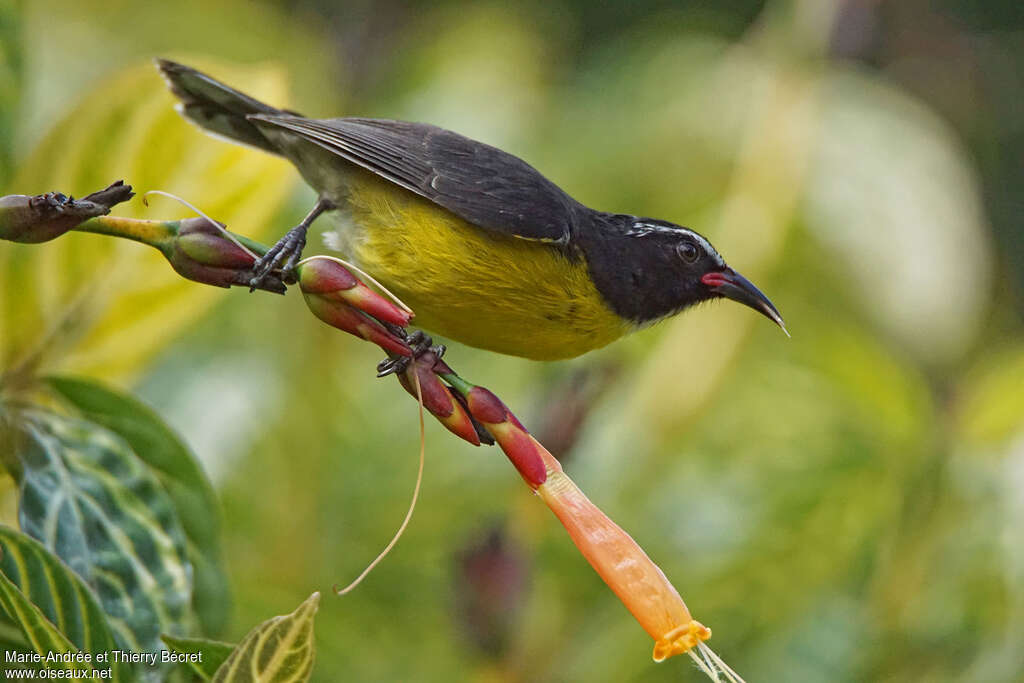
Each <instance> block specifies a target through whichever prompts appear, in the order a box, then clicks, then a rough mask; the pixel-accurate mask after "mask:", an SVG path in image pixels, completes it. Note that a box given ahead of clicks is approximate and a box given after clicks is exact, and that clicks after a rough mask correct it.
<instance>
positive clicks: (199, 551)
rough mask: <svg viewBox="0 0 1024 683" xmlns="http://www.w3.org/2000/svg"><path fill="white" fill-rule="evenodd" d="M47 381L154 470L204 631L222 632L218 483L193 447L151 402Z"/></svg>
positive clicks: (67, 380) (67, 381)
mask: <svg viewBox="0 0 1024 683" xmlns="http://www.w3.org/2000/svg"><path fill="white" fill-rule="evenodd" d="M48 382H49V384H50V386H51V387H53V389H54V390H55V391H56V392H57V393H58V394H60V396H61V397H62V398H64V399H65V400H66V401H67V402H69V403H70V404H71V405H72V406H73V407H74V408H75V409H77V410H78V411H80V412H81V414H82V416H83V417H85V418H86V419H88V420H89V421H90V422H95V423H97V424H100V425H103V426H104V427H106V428H107V429H109V430H111V431H112V432H115V433H116V434H118V435H120V436H121V437H122V438H123V439H124V440H125V441H127V442H128V444H129V445H130V446H131V447H132V449H133V450H134V451H135V455H137V456H138V457H139V458H140V459H141V460H142V461H143V462H145V463H146V464H147V465H149V466H150V467H151V468H153V470H154V472H155V473H156V476H157V478H158V479H159V480H160V483H161V484H162V485H163V487H164V489H166V490H167V493H168V495H169V496H170V497H171V501H172V502H173V503H174V507H175V510H176V511H177V513H178V518H179V519H180V520H181V524H182V527H183V528H184V530H185V535H186V536H187V537H188V540H189V547H188V551H189V560H190V561H191V562H192V566H193V569H194V570H195V571H194V576H195V584H194V590H193V596H192V606H193V609H194V610H195V612H196V615H197V616H198V617H199V621H200V624H201V626H202V628H203V632H204V633H208V634H217V633H221V632H223V629H224V626H225V624H226V622H227V618H228V611H229V607H230V594H229V592H228V583H227V578H226V577H225V575H224V570H223V568H222V566H221V548H220V510H219V506H218V503H217V498H216V496H215V494H214V492H213V487H212V486H210V482H209V481H208V480H207V478H206V475H205V474H204V473H203V470H202V468H201V467H200V466H199V463H198V462H197V461H196V459H195V456H194V455H193V454H192V452H191V451H190V450H189V448H188V447H187V446H186V445H185V444H184V443H182V441H181V439H180V438H179V437H178V435H177V434H176V433H175V432H174V431H173V430H172V429H171V428H170V427H168V426H167V425H166V424H165V423H164V421H163V420H161V419H160V416H159V415H157V414H156V413H155V412H153V410H152V409H150V408H149V406H146V405H145V404H143V403H141V402H140V401H137V400H136V399H134V398H132V397H130V396H126V395H124V394H121V393H118V392H116V391H114V390H112V389H109V388H107V387H104V386H103V385H101V384H98V383H96V382H93V381H91V380H87V379H79V378H72V377H50V378H49V379H48Z"/></svg>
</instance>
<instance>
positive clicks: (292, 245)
mask: <svg viewBox="0 0 1024 683" xmlns="http://www.w3.org/2000/svg"><path fill="white" fill-rule="evenodd" d="M333 208H335V206H334V204H333V203H332V202H331V201H329V200H327V199H324V198H323V197H321V198H320V199H319V200H318V201H317V203H316V205H315V206H314V207H313V209H312V210H311V211H310V212H309V213H308V214H306V217H305V218H303V219H302V222H300V223H299V224H298V225H296V226H295V227H294V228H292V229H291V230H289V231H288V232H286V233H285V235H284V237H282V238H281V239H279V240H278V241H277V244H275V245H274V246H272V247H271V248H270V251H268V252H267V253H266V254H264V255H263V256H262V257H261V258H260V260H259V261H257V262H256V263H254V264H253V267H252V277H251V278H250V279H249V291H250V292H251V291H254V290H255V289H256V288H258V287H261V286H262V285H263V281H264V280H266V279H267V276H268V275H270V273H272V272H273V271H275V270H277V269H278V268H280V269H281V279H282V280H283V281H284V282H285V283H287V284H294V283H295V276H294V273H293V271H294V270H295V265H296V264H297V263H298V262H299V259H300V258H301V257H302V250H303V249H305V247H306V232H307V231H308V230H309V226H310V225H311V224H312V223H313V221H315V220H316V219H317V217H318V216H319V215H320V214H322V213H323V212H324V211H330V210H331V209H333Z"/></svg>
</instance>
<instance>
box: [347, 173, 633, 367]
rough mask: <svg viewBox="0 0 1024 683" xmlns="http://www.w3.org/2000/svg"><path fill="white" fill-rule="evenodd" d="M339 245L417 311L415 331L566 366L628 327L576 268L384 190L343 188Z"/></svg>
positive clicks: (553, 254)
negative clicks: (557, 361) (563, 360)
mask: <svg viewBox="0 0 1024 683" xmlns="http://www.w3.org/2000/svg"><path fill="white" fill-rule="evenodd" d="M346 200H347V201H346V204H347V206H346V211H347V213H348V218H349V219H350V220H347V221H346V224H345V225H344V226H342V228H341V229H340V230H339V235H338V236H339V245H340V248H341V249H342V251H344V252H345V253H346V255H347V256H348V258H350V259H352V260H353V261H355V263H356V264H357V265H359V267H361V268H363V269H364V270H366V271H367V272H369V273H370V274H372V275H373V276H374V277H376V278H377V279H379V280H380V281H381V282H382V283H383V284H384V285H385V286H387V287H388V288H389V289H391V290H392V291H393V292H394V293H395V294H396V295H398V296H399V297H400V298H401V299H402V300H403V301H405V302H406V303H407V304H408V305H409V306H411V307H412V309H413V310H414V311H415V312H416V318H415V320H413V323H414V324H415V325H418V326H420V327H422V328H423V329H425V330H427V331H429V332H432V333H435V334H438V335H441V336H443V337H447V338H450V339H453V340H456V341H459V342H462V343H464V344H468V345H470V346H475V347H478V348H482V349H488V350H491V351H497V352H498V353H506V354H510V355H514V356H523V357H526V358H534V359H537V360H555V359H560V358H571V357H573V356H578V355H580V354H582V353H585V352H587V351H590V350H592V349H596V348H599V347H601V346H604V345H606V344H608V343H609V342H612V341H614V340H615V339H617V338H619V337H620V336H622V335H623V334H625V333H626V332H628V331H629V330H630V329H631V328H632V325H631V324H630V323H629V322H628V321H626V320H623V319H622V318H620V317H619V316H618V315H616V314H615V313H614V312H612V310H611V309H610V308H609V307H608V305H607V304H606V303H605V302H604V300H603V299H602V298H601V296H600V294H599V293H598V291H597V289H596V288H595V287H594V284H593V282H592V281H591V280H590V277H589V275H588V273H587V266H586V264H585V263H583V262H582V260H580V261H577V262H571V261H569V260H568V259H567V258H565V257H564V256H562V255H561V254H560V253H559V252H558V251H557V250H556V249H553V248H552V247H550V246H549V245H545V244H543V243H540V242H535V241H530V240H524V239H521V238H517V237H511V236H504V235H496V234H492V233H489V232H487V231H485V230H482V229H480V228H478V227H476V226H474V225H472V224H470V223H468V222H466V221H464V220H462V219H460V218H458V217H457V216H455V215H454V214H452V213H451V212H449V211H447V210H445V209H443V208H441V207H439V206H437V205H435V204H434V203H432V202H430V201H428V200H426V199H423V198H421V197H419V196H417V195H414V194H412V193H411V192H408V191H406V190H403V189H401V188H398V187H396V186H394V185H391V184H390V183H387V182H385V181H382V180H378V179H377V178H376V177H371V176H368V175H367V176H366V177H364V178H362V179H360V182H356V183H352V184H351V185H350V186H349V194H348V196H347V198H346Z"/></svg>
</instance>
